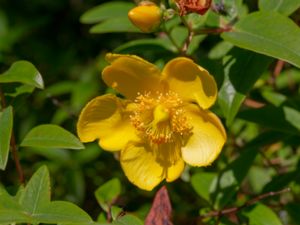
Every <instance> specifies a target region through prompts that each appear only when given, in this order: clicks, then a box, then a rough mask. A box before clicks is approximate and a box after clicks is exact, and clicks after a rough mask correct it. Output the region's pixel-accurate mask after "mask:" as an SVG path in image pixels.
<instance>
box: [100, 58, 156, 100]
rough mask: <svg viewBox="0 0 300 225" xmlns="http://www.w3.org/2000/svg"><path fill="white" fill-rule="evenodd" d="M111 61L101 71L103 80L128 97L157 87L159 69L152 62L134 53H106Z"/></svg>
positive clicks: (134, 96) (154, 89) (133, 97)
mask: <svg viewBox="0 0 300 225" xmlns="http://www.w3.org/2000/svg"><path fill="white" fill-rule="evenodd" d="M106 60H107V61H108V62H110V63H111V65H110V66H107V67H106V68H105V69H104V70H103V72H102V78H103V80H104V82H105V83H106V84H107V85H108V86H110V87H112V88H114V89H116V90H117V91H118V92H119V93H121V94H122V95H124V96H125V97H127V98H129V99H135V98H136V96H137V93H138V92H140V93H144V92H147V91H156V90H158V89H159V86H160V85H159V83H160V70H159V69H158V68H157V67H156V66H154V65H153V64H151V63H149V62H147V61H145V60H144V59H142V58H140V57H138V56H135V55H119V54H111V53H110V54H107V55H106Z"/></svg>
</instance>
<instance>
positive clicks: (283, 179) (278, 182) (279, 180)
mask: <svg viewBox="0 0 300 225" xmlns="http://www.w3.org/2000/svg"><path fill="white" fill-rule="evenodd" d="M299 177H300V174H299V172H298V171H293V172H289V173H285V174H280V175H277V176H275V177H273V178H272V180H271V181H270V182H269V183H267V184H266V185H265V186H264V188H263V191H262V192H270V191H279V190H282V189H283V188H285V187H287V186H288V185H289V184H290V183H291V182H292V181H295V180H296V179H297V178H299Z"/></svg>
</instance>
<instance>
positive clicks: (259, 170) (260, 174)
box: [247, 165, 273, 193]
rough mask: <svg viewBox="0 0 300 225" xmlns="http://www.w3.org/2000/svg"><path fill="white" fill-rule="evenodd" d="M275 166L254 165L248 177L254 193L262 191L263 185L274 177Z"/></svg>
mask: <svg viewBox="0 0 300 225" xmlns="http://www.w3.org/2000/svg"><path fill="white" fill-rule="evenodd" d="M272 174H273V168H271V167H270V168H265V167H260V166H255V165H253V166H252V167H251V169H250V171H249V174H248V176H247V179H248V180H249V184H250V185H251V188H252V189H253V192H254V193H261V192H262V190H263V187H264V186H265V185H266V184H267V183H268V182H270V180H271V179H272V177H271V176H272Z"/></svg>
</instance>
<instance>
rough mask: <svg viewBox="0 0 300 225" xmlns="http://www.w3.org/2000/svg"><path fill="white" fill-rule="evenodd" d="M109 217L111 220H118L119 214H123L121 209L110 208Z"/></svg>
mask: <svg viewBox="0 0 300 225" xmlns="http://www.w3.org/2000/svg"><path fill="white" fill-rule="evenodd" d="M110 211H111V217H112V219H113V220H116V219H118V217H119V216H120V213H122V212H123V209H122V208H120V207H117V206H114V205H113V206H112V207H111V210H110Z"/></svg>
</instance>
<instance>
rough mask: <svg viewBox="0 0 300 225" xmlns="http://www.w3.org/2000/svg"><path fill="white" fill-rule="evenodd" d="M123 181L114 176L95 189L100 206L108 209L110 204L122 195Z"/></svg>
mask: <svg viewBox="0 0 300 225" xmlns="http://www.w3.org/2000/svg"><path fill="white" fill-rule="evenodd" d="M120 193H121V183H120V181H119V179H117V178H113V179H111V180H109V181H108V182H106V183H105V184H103V185H102V186H100V187H99V188H98V189H97V190H96V191H95V196H96V199H97V201H98V203H99V204H100V206H101V207H102V208H103V209H104V210H105V211H107V210H108V208H109V205H111V203H112V202H113V201H114V200H115V199H116V198H117V197H118V196H119V195H120Z"/></svg>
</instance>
